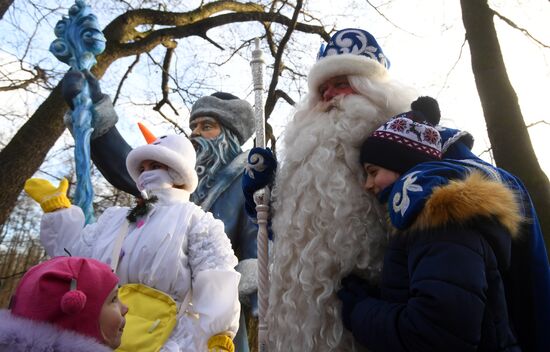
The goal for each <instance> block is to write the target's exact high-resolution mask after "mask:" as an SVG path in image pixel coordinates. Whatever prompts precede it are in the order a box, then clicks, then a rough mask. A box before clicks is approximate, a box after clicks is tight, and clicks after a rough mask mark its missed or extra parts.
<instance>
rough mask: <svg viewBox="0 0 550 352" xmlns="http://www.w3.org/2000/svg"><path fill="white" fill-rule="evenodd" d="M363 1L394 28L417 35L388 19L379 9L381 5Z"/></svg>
mask: <svg viewBox="0 0 550 352" xmlns="http://www.w3.org/2000/svg"><path fill="white" fill-rule="evenodd" d="M365 2H366V3H367V4H368V5H369V6H370V7H372V8H373V9H374V11H376V12H377V13H378V14H379V15H380V16H381V17H382V18H383V19H385V20H386V21H387V22H388V23H389V24H391V25H392V26H394V27H395V28H397V29H399V30H401V31H403V32H405V33H409V34H410V35H412V36H414V37H418V36H417V35H416V34H414V33H412V32H409V31H408V30H406V29H404V28H402V27H400V26H398V25H396V24H395V23H394V22H393V21H392V20H390V19H389V18H388V17H386V15H384V13H383V12H382V11H380V10H379V9H378V8H379V7H381V6H375V5H373V3H372V2H370V1H369V0H365Z"/></svg>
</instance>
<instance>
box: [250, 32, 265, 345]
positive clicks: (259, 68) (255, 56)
mask: <svg viewBox="0 0 550 352" xmlns="http://www.w3.org/2000/svg"><path fill="white" fill-rule="evenodd" d="M254 45H255V49H254V50H253V51H252V60H251V61H250V65H251V66H252V79H253V83H254V110H255V124H256V147H261V148H265V147H266V135H265V118H264V108H263V103H264V102H263V90H264V83H263V70H264V60H263V58H262V50H260V40H259V39H258V38H256V39H255V42H254ZM253 157H254V156H253ZM259 157H261V156H259ZM254 201H255V202H256V211H257V214H258V215H257V219H258V350H259V351H260V352H267V322H266V311H267V307H268V303H269V302H268V295H269V273H268V261H269V260H268V259H269V258H268V245H267V241H268V234H267V221H268V217H269V205H268V204H269V187H265V188H263V189H260V190H258V191H257V192H256V193H254Z"/></svg>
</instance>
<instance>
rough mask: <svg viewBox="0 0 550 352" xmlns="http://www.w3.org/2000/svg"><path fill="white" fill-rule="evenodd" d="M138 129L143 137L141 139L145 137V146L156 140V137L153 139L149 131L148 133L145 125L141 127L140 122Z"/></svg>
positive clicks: (153, 136)
mask: <svg viewBox="0 0 550 352" xmlns="http://www.w3.org/2000/svg"><path fill="white" fill-rule="evenodd" d="M138 127H139V129H140V130H141V134H142V135H143V137H145V141H146V142H147V144H151V143H153V142H154V141H156V140H157V137H155V135H154V134H153V133H151V131H149V129H148V128H147V127H145V125H143V124H142V123H141V122H138Z"/></svg>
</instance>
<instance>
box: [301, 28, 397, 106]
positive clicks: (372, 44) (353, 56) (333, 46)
mask: <svg viewBox="0 0 550 352" xmlns="http://www.w3.org/2000/svg"><path fill="white" fill-rule="evenodd" d="M389 68H390V61H389V60H388V58H387V57H386V56H385V55H384V52H383V51H382V48H381V47H380V45H378V42H377V41H376V39H375V38H374V36H373V35H372V34H370V33H369V32H367V31H364V30H362V29H357V28H347V29H342V30H340V31H338V32H336V33H335V34H334V35H333V36H332V38H331V39H330V42H329V43H328V44H327V45H326V46H324V45H323V46H321V49H320V50H319V54H318V55H317V62H316V63H315V65H313V67H312V68H311V70H310V72H309V75H308V87H309V94H310V95H312V96H313V97H314V98H316V99H319V98H320V95H319V86H320V85H321V84H323V83H324V82H326V80H328V79H329V78H332V77H337V76H349V75H358V76H366V77H368V78H370V79H373V80H386V79H388V77H389V75H388V69H389Z"/></svg>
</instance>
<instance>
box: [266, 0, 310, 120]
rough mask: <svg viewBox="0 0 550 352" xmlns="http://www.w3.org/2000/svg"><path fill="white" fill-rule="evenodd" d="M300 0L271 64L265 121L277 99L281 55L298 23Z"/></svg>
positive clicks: (281, 67)
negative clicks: (271, 73)
mask: <svg viewBox="0 0 550 352" xmlns="http://www.w3.org/2000/svg"><path fill="white" fill-rule="evenodd" d="M302 4H303V2H302V0H298V1H296V7H295V8H294V14H293V15H292V22H291V24H290V25H289V26H288V27H287V30H286V33H285V35H284V36H283V38H282V39H281V41H280V42H279V45H278V47H277V54H276V55H275V63H274V64H273V76H272V77H271V83H270V85H269V90H268V93H267V99H266V102H265V119H266V121H267V120H268V119H269V116H271V113H272V112H273V109H274V108H275V104H276V103H277V98H276V97H275V94H274V92H275V88H277V83H278V82H279V76H280V75H281V72H282V69H283V66H282V58H283V53H284V51H285V46H286V44H287V43H288V40H289V39H290V36H291V35H292V32H293V31H294V28H295V27H296V22H297V21H298V15H299V14H300V9H301V8H302Z"/></svg>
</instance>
